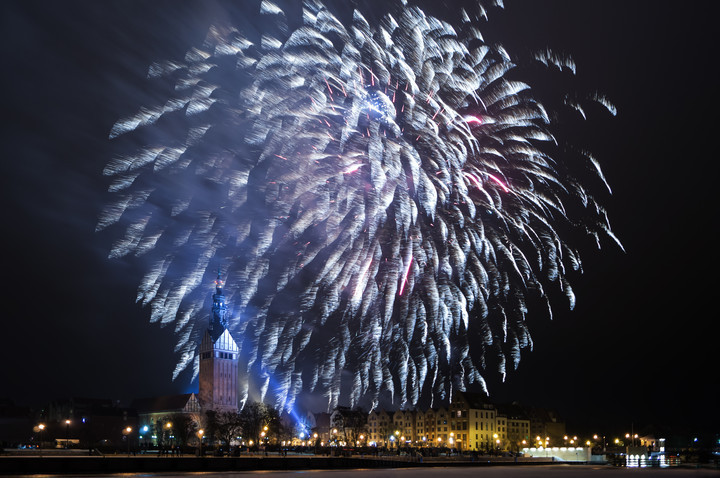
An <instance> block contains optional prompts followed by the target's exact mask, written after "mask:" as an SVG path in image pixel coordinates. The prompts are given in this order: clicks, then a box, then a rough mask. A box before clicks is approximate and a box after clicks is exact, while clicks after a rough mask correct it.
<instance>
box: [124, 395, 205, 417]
mask: <svg viewBox="0 0 720 478" xmlns="http://www.w3.org/2000/svg"><path fill="white" fill-rule="evenodd" d="M193 395H194V394H193V393H183V394H181V395H164V396H161V397H149V398H138V399H135V400H133V402H132V403H131V404H130V408H134V409H136V410H137V411H138V412H139V413H152V412H181V411H183V409H184V408H185V407H186V406H187V403H188V402H189V401H190V399H191V398H192V396H193Z"/></svg>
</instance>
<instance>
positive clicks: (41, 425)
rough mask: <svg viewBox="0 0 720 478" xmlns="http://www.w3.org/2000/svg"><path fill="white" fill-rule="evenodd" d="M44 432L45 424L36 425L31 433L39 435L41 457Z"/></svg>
mask: <svg viewBox="0 0 720 478" xmlns="http://www.w3.org/2000/svg"><path fill="white" fill-rule="evenodd" d="M43 430H45V424H44V423H38V424H37V425H36V426H35V427H34V428H33V431H35V432H36V433H39V434H40V447H39V450H40V454H41V455H42V432H43Z"/></svg>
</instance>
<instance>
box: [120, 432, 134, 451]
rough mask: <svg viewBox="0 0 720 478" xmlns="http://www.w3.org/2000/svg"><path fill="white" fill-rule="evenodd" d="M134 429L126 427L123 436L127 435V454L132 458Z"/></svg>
mask: <svg viewBox="0 0 720 478" xmlns="http://www.w3.org/2000/svg"><path fill="white" fill-rule="evenodd" d="M132 430H133V429H132V427H126V428H124V429H123V432H122V433H123V435H125V441H126V442H127V453H128V456H130V434H131V433H132Z"/></svg>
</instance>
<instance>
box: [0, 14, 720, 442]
mask: <svg viewBox="0 0 720 478" xmlns="http://www.w3.org/2000/svg"><path fill="white" fill-rule="evenodd" d="M228 4H231V2H225V3H220V4H219V3H212V2H182V1H181V2H176V1H172V2H171V1H156V2H141V1H127V0H126V1H110V2H79V1H70V2H49V1H26V0H22V1H20V0H17V1H10V2H2V6H1V7H0V8H1V9H2V13H1V15H0V21H2V27H1V28H0V32H2V33H0V34H1V35H2V36H3V38H2V42H1V43H0V44H1V45H2V48H3V52H2V61H3V63H4V67H3V75H2V84H3V88H2V93H3V94H2V113H3V116H4V121H3V128H2V130H1V131H2V142H0V145H1V147H2V175H1V176H0V177H2V194H3V201H2V205H3V209H4V211H3V213H4V214H3V216H4V227H3V233H2V246H3V247H2V250H3V251H4V254H3V261H2V264H3V272H4V276H5V280H4V283H5V285H4V286H3V288H2V293H3V299H4V300H3V303H4V304H5V307H4V308H3V310H4V312H3V316H4V318H3V327H2V333H1V334H0V358H2V362H0V363H2V368H1V369H0V370H2V371H1V372H0V384H2V385H0V397H10V398H12V399H14V400H15V401H16V403H18V404H40V403H43V402H46V401H48V400H50V399H52V398H55V397H68V396H94V397H103V398H114V399H119V400H123V401H128V400H130V399H132V398H134V397H141V396H152V395H158V394H169V393H176V392H182V391H190V390H191V389H192V385H191V384H189V383H188V380H187V377H185V379H184V380H182V379H181V380H179V381H176V382H171V380H170V377H171V373H172V370H173V368H174V365H175V356H174V355H173V352H172V349H173V346H174V343H175V339H174V337H173V333H172V330H171V328H160V327H159V326H158V325H155V324H150V323H149V320H148V319H149V311H148V310H144V309H142V308H141V307H139V306H138V305H136V304H135V303H134V298H135V290H136V286H137V283H138V281H139V279H140V278H141V276H142V264H140V263H136V262H133V261H127V260H109V259H107V254H108V251H109V248H110V245H111V237H110V236H109V233H105V232H103V233H95V232H94V228H95V224H96V221H97V217H98V214H99V212H100V210H101V209H102V207H103V205H104V204H105V202H106V201H107V200H108V196H107V194H106V193H105V190H106V188H107V184H108V182H107V179H106V178H104V177H103V176H102V174H101V172H102V169H103V167H104V165H105V164H106V163H107V161H108V160H109V159H110V157H111V155H112V154H113V146H112V144H111V142H110V141H109V140H108V139H107V138H108V133H109V131H110V128H111V127H112V125H113V123H114V122H115V121H116V120H117V119H118V118H119V117H121V116H125V115H127V114H130V113H133V112H135V111H136V110H137V108H138V106H140V105H142V104H146V103H148V102H152V101H151V100H152V98H151V97H150V96H149V95H150V94H149V93H146V92H145V91H144V90H143V84H144V81H145V75H146V73H147V68H148V66H149V65H150V64H151V63H152V62H153V61H155V60H158V59H166V58H178V57H181V56H182V55H183V54H184V52H185V51H186V50H187V49H188V48H189V47H190V46H192V45H198V44H199V43H200V42H201V41H202V39H203V37H204V35H205V33H206V31H207V27H208V26H209V24H210V22H211V21H212V19H213V18H215V17H216V16H217V15H222V14H223V12H225V8H224V7H225V6H226V5H228ZM447 4H448V5H450V6H453V5H455V4H453V2H452V1H448V2H447ZM506 4H507V5H506V10H505V11H504V12H502V11H497V10H493V11H491V16H490V20H491V22H490V23H489V24H488V25H487V26H486V27H485V28H483V31H484V32H488V33H486V35H488V34H491V35H492V36H493V38H494V39H497V40H500V41H502V42H503V44H505V45H506V46H507V48H508V50H509V51H511V52H514V51H518V50H522V49H526V50H530V49H537V48H542V47H544V46H551V47H552V48H554V49H556V50H560V51H564V52H567V53H569V54H571V55H572V56H573V57H574V58H575V59H576V62H577V64H578V76H577V82H578V83H579V84H580V85H581V86H582V87H584V88H585V89H587V90H589V91H593V90H595V89H597V90H598V91H600V92H603V93H605V94H606V95H607V96H608V97H610V98H611V99H612V100H613V102H614V103H615V104H616V105H617V107H618V111H619V114H618V116H617V117H616V118H614V119H613V120H607V118H605V119H604V120H603V121H601V122H600V126H599V127H598V129H597V130H596V131H593V134H592V135H591V136H588V137H583V138H582V142H583V143H585V145H586V146H587V147H588V149H590V150H591V151H593V153H594V154H595V156H596V157H597V158H599V160H600V161H601V163H602V165H603V169H604V172H605V175H606V177H607V179H608V181H609V182H610V184H611V186H612V188H613V193H614V194H613V196H612V197H611V198H609V199H608V200H606V201H604V204H605V206H606V207H607V209H608V211H609V213H610V218H611V223H612V225H613V228H614V231H615V232H616V234H617V235H618V236H619V237H620V239H621V240H622V242H623V244H624V246H625V249H626V252H625V253H623V252H622V251H620V250H619V249H618V248H616V247H613V246H612V244H610V243H609V242H608V241H606V242H605V246H604V248H603V250H602V251H596V250H594V249H586V250H584V251H583V252H584V255H583V261H584V270H585V273H584V275H582V276H579V277H577V278H575V280H574V282H573V285H574V287H575V290H576V293H577V297H578V302H577V307H576V309H575V310H574V311H573V312H572V313H570V312H567V311H565V310H564V309H563V304H557V305H556V308H555V317H554V320H553V321H552V322H550V321H547V320H545V319H538V320H536V321H532V317H531V318H530V319H529V320H531V324H530V327H531V331H532V333H533V338H534V341H535V349H534V351H532V352H529V353H526V354H525V355H524V357H523V360H522V362H521V364H520V367H519V369H518V370H517V371H516V372H514V373H511V374H510V375H509V376H508V379H507V381H506V383H504V384H502V383H498V380H497V379H496V378H495V377H494V375H493V374H492V373H489V374H488V377H487V378H488V379H489V383H490V387H491V388H490V392H491V396H492V398H494V399H496V400H520V401H521V402H523V403H531V404H537V405H543V406H549V407H553V408H556V409H557V410H558V411H559V412H560V413H561V414H563V415H564V416H565V417H566V418H567V420H568V422H569V423H571V424H577V426H578V427H588V428H593V427H595V428H600V427H601V426H604V427H606V428H607V427H613V430H618V431H622V430H629V427H630V426H631V424H632V426H634V427H635V428H636V429H639V428H641V427H643V426H647V425H651V424H656V425H660V426H665V425H671V426H676V427H687V428H689V429H696V430H697V429H711V428H713V429H717V427H718V423H719V420H718V411H717V403H720V397H719V396H718V389H720V384H719V383H718V378H717V376H718V374H717V370H716V369H717V351H716V350H717V337H718V334H717V326H716V320H717V318H716V315H717V312H716V306H715V300H714V299H713V296H714V295H716V294H717V292H716V291H715V290H714V287H713V289H712V290H711V286H713V285H715V284H716V283H717V282H716V281H715V280H714V279H713V277H714V276H715V274H714V268H715V267H716V266H717V254H716V253H715V249H714V247H713V246H715V244H714V243H715V242H716V240H715V234H716V229H717V228H716V226H715V223H714V220H715V219H716V217H717V212H716V210H715V206H713V205H714V204H716V201H715V200H713V201H712V202H711V199H710V196H711V193H714V191H715V188H714V187H713V186H714V183H715V181H716V179H715V178H714V176H713V175H714V174H715V173H713V169H712V168H711V166H710V165H711V164H712V163H713V162H714V161H715V160H716V159H717V152H716V149H717V148H716V147H714V143H715V137H716V134H715V125H716V124H717V120H716V118H714V117H713V111H715V110H716V108H715V107H714V106H713V105H714V104H715V102H716V100H715V95H714V93H715V91H714V90H713V91H711V89H710V86H711V84H712V85H713V86H716V84H717V79H716V77H714V76H713V75H712V74H711V72H710V68H711V66H712V64H713V62H714V60H715V59H716V57H717V53H716V49H715V47H716V46H717V41H716V40H715V38H714V36H712V34H711V32H712V31H713V30H712V29H711V28H710V18H712V17H713V12H711V11H709V10H706V6H705V2H690V3H685V4H682V6H680V5H679V4H678V3H677V2H670V1H633V2H625V1H607V0H591V1H582V2H578V1H571V0H567V1H560V0H556V1H512V0H507V1H506ZM450 10H452V8H451V9H450ZM232 11H233V12H234V13H233V14H234V15H235V16H238V15H239V14H238V13H237V11H236V10H232ZM239 16H241V15H239ZM713 197H715V196H714V194H713ZM210 292H211V291H210V289H209V290H208V294H210ZM181 378H182V377H181Z"/></svg>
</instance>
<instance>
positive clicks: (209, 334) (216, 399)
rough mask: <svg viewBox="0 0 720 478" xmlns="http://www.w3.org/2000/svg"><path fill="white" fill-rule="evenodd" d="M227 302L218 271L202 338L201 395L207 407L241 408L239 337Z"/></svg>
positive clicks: (202, 402) (225, 409)
mask: <svg viewBox="0 0 720 478" xmlns="http://www.w3.org/2000/svg"><path fill="white" fill-rule="evenodd" d="M227 319H228V317H227V303H226V302H225V295H224V294H223V282H222V278H221V276H220V273H219V272H218V277H217V280H216V281H215V293H214V294H213V305H212V316H211V317H210V324H209V327H208V329H207V330H206V331H205V334H204V335H203V338H202V341H201V342H200V350H199V355H200V375H199V381H200V391H199V393H198V399H199V400H200V405H201V406H202V408H203V409H205V410H216V411H237V409H238V353H239V349H238V346H237V343H236V342H235V339H233V337H232V335H231V334H230V331H229V330H228V329H227V326H228V321H227Z"/></svg>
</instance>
